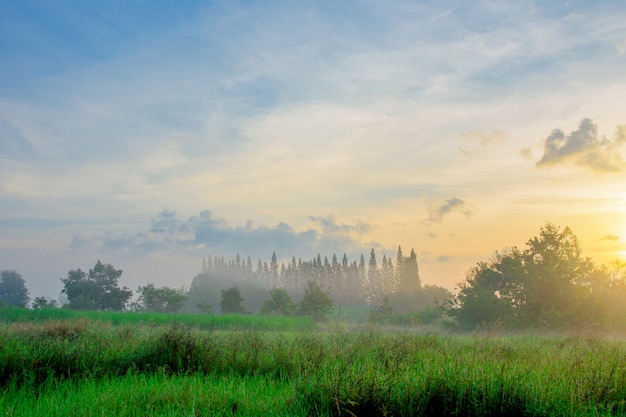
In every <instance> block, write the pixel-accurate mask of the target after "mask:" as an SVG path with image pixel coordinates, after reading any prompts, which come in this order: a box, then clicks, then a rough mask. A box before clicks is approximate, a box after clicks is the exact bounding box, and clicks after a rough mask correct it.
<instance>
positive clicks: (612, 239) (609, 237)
mask: <svg viewBox="0 0 626 417" xmlns="http://www.w3.org/2000/svg"><path fill="white" fill-rule="evenodd" d="M600 240H608V241H610V242H617V241H618V240H619V236H617V235H606V236H603V237H602V238H601V239H600Z"/></svg>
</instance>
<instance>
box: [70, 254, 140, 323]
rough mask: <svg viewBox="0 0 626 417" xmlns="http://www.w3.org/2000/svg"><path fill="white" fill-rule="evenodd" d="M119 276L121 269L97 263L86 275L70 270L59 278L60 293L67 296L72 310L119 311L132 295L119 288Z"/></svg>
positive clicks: (126, 289) (78, 270) (125, 289)
mask: <svg viewBox="0 0 626 417" xmlns="http://www.w3.org/2000/svg"><path fill="white" fill-rule="evenodd" d="M121 275H122V270H121V269H115V267H114V266H113V265H111V264H106V265H105V264H103V263H102V262H100V261H98V262H97V263H96V265H95V266H94V267H93V268H92V269H90V270H89V273H88V274H87V273H85V272H84V271H83V270H81V269H74V270H70V271H69V272H68V273H67V277H66V278H61V282H63V290H62V291H61V292H62V293H64V294H66V295H67V299H68V302H69V304H68V307H69V308H72V309H76V310H113V311H121V310H123V309H124V308H125V306H126V303H127V302H128V300H129V299H130V297H131V296H132V294H133V293H132V291H131V290H129V289H128V288H127V287H123V288H120V287H119V284H118V281H119V279H120V277H121Z"/></svg>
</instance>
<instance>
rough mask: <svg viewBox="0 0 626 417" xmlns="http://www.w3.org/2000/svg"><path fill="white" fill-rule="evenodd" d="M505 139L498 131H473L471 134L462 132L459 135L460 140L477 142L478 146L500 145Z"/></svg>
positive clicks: (504, 135) (503, 134)
mask: <svg viewBox="0 0 626 417" xmlns="http://www.w3.org/2000/svg"><path fill="white" fill-rule="evenodd" d="M505 138H506V134H505V133H504V132H502V131H500V130H494V131H491V132H489V131H486V130H480V129H479V130H473V131H471V132H464V133H463V134H461V139H465V140H472V141H475V140H478V141H479V143H480V146H489V145H496V144H498V143H501V142H502V141H504V139H505Z"/></svg>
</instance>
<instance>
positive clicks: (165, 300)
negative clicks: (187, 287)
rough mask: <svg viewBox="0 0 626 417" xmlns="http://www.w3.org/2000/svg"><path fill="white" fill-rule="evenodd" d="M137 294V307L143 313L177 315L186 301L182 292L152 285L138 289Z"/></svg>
mask: <svg viewBox="0 0 626 417" xmlns="http://www.w3.org/2000/svg"><path fill="white" fill-rule="evenodd" d="M139 293H140V295H139V300H138V302H139V306H140V308H141V309H142V310H145V311H155V312H158V313H177V312H179V311H180V310H181V309H182V308H183V306H184V305H185V302H186V301H187V296H186V295H185V294H183V293H182V291H180V290H176V289H174V288H169V287H160V288H156V287H155V286H154V284H148V285H146V286H145V287H139Z"/></svg>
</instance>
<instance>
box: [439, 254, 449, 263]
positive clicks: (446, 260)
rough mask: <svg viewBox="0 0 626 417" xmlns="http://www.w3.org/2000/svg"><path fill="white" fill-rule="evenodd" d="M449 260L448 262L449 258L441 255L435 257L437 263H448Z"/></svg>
mask: <svg viewBox="0 0 626 417" xmlns="http://www.w3.org/2000/svg"><path fill="white" fill-rule="evenodd" d="M449 260H450V257H449V256H445V255H441V256H439V257H437V262H441V263H445V262H448V261H449Z"/></svg>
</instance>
